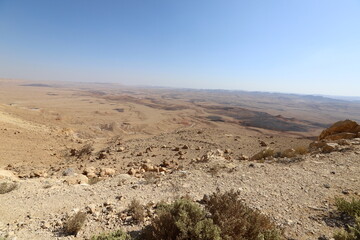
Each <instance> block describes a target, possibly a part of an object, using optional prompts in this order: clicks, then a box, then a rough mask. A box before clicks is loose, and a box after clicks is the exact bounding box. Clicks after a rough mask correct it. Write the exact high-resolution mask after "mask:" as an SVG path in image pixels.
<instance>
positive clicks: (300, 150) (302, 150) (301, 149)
mask: <svg viewBox="0 0 360 240" xmlns="http://www.w3.org/2000/svg"><path fill="white" fill-rule="evenodd" d="M295 152H296V154H298V155H305V154H307V153H308V152H309V149H308V148H307V147H304V146H299V147H296V148H295Z"/></svg>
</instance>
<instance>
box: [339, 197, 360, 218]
mask: <svg viewBox="0 0 360 240" xmlns="http://www.w3.org/2000/svg"><path fill="white" fill-rule="evenodd" d="M335 206H336V207H337V209H338V211H340V212H343V213H345V214H347V215H349V216H351V217H356V216H359V217H360V199H359V200H355V199H352V201H351V202H348V201H346V200H345V199H343V198H336V199H335Z"/></svg>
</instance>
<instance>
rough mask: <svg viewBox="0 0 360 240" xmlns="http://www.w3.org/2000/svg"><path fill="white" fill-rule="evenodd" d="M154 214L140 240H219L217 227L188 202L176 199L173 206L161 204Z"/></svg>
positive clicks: (198, 208) (203, 213)
mask: <svg viewBox="0 0 360 240" xmlns="http://www.w3.org/2000/svg"><path fill="white" fill-rule="evenodd" d="M156 213H157V216H156V217H155V218H153V219H152V222H151V224H150V225H149V226H147V227H146V228H145V229H144V231H143V234H142V238H141V239H146V240H173V239H176V240H221V237H220V229H219V227H218V226H216V225H215V224H214V223H213V221H212V219H209V218H206V217H205V216H206V213H205V211H204V210H203V209H202V208H201V207H200V206H198V205H197V204H196V203H193V202H191V201H190V200H187V199H178V200H176V201H175V202H174V203H173V204H161V205H159V206H158V209H157V211H156Z"/></svg>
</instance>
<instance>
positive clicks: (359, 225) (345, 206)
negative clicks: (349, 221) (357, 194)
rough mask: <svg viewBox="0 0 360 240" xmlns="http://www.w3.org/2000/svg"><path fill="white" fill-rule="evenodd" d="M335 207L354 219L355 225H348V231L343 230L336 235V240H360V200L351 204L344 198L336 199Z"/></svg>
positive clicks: (353, 200)
mask: <svg viewBox="0 0 360 240" xmlns="http://www.w3.org/2000/svg"><path fill="white" fill-rule="evenodd" d="M335 205H336V207H337V209H338V211H339V212H342V213H344V214H346V215H348V216H351V217H353V219H354V225H353V226H351V225H348V226H347V230H344V229H342V230H341V231H339V232H337V233H336V234H335V235H334V239H335V240H359V239H360V199H359V200H355V199H352V201H351V202H349V201H346V200H345V199H343V198H337V199H335Z"/></svg>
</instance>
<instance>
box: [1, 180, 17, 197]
mask: <svg viewBox="0 0 360 240" xmlns="http://www.w3.org/2000/svg"><path fill="white" fill-rule="evenodd" d="M17 186H18V185H17V184H16V183H10V182H3V183H1V184H0V194H5V193H9V192H11V191H13V190H15V189H16V188H17Z"/></svg>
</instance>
